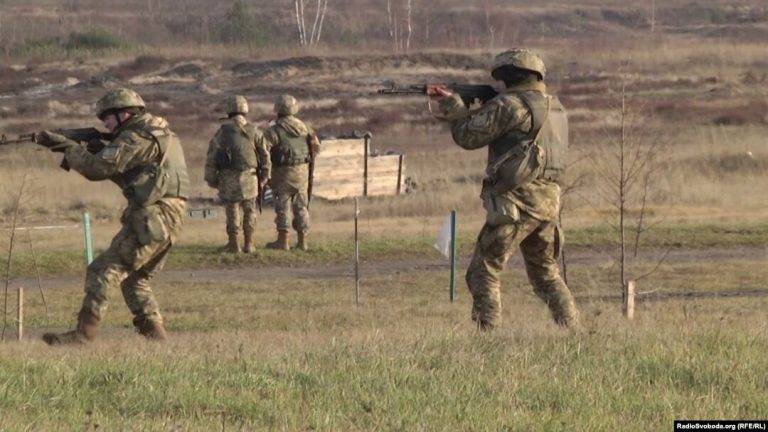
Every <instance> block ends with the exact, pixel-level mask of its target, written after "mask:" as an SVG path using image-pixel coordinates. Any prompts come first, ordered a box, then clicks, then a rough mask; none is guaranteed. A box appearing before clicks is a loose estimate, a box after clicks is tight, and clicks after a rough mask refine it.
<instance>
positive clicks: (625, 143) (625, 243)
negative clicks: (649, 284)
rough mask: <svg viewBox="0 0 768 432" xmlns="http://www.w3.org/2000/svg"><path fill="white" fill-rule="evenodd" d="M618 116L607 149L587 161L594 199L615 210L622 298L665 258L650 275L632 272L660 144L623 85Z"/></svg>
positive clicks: (644, 228) (611, 222)
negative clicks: (631, 283)
mask: <svg viewBox="0 0 768 432" xmlns="http://www.w3.org/2000/svg"><path fill="white" fill-rule="evenodd" d="M617 114H618V119H617V120H618V130H616V131H614V132H609V136H610V138H609V140H608V143H607V145H606V146H603V147H601V148H600V149H599V150H598V151H597V152H595V153H593V154H592V155H591V156H590V160H591V162H592V164H593V168H594V173H595V174H596V176H597V179H596V180H597V182H596V185H595V186H596V192H597V195H598V197H599V199H600V200H602V201H603V202H604V203H606V204H608V205H609V206H610V207H611V208H613V209H614V212H613V213H612V218H611V221H609V224H610V225H611V226H613V227H614V228H615V229H616V231H617V234H618V251H617V252H618V257H617V264H618V268H619V274H618V279H619V280H618V282H619V284H620V286H621V287H622V294H624V292H625V289H626V286H627V282H628V281H629V280H639V279H642V278H644V277H646V276H649V275H650V274H651V273H652V272H653V271H655V270H656V269H658V265H659V264H660V263H661V262H662V261H663V259H664V257H666V255H664V257H662V258H661V260H659V262H658V263H657V265H656V267H655V268H654V269H653V270H652V271H651V272H649V273H646V274H642V275H638V274H635V273H632V272H631V268H630V262H629V261H630V258H633V257H637V250H638V245H639V243H640V238H641V235H642V234H643V233H644V232H646V231H647V230H648V228H649V224H648V221H647V219H648V215H647V213H648V205H647V204H648V195H649V192H650V191H651V190H652V188H653V180H654V179H655V177H654V176H653V173H654V171H655V170H656V167H657V157H656V156H657V154H658V152H657V150H658V148H659V147H660V145H661V142H662V140H661V139H660V137H654V136H650V135H649V133H648V128H643V119H642V117H641V116H640V112H639V111H636V110H631V109H630V108H629V105H628V102H627V88H626V83H624V84H623V85H622V88H621V100H620V106H619V108H618V112H617ZM641 128H642V130H641ZM632 232H634V254H633V256H632V257H630V255H629V254H628V253H627V248H628V247H629V245H630V243H631V241H630V240H629V238H630V235H631V234H632Z"/></svg>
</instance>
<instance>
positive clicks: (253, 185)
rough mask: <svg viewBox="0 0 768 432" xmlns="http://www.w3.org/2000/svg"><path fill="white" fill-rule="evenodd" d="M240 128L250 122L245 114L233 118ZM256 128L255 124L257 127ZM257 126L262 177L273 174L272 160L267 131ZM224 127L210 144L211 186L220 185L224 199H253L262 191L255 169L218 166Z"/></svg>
mask: <svg viewBox="0 0 768 432" xmlns="http://www.w3.org/2000/svg"><path fill="white" fill-rule="evenodd" d="M227 121H228V122H231V123H232V124H234V125H235V126H236V127H238V128H241V129H242V128H244V127H245V126H246V125H247V124H248V122H247V120H246V119H245V117H243V116H241V115H238V116H235V117H233V118H231V119H229V120H227ZM254 129H255V128H254ZM255 130H256V134H255V136H254V139H253V151H254V152H255V153H256V159H257V161H258V165H259V167H258V168H257V170H258V174H259V176H260V177H261V178H267V179H268V178H269V177H270V175H271V170H272V164H271V162H270V160H269V149H268V148H267V143H266V141H265V140H264V135H263V134H262V133H261V131H259V130H258V129H255ZM221 132H222V130H221V128H220V129H219V130H218V131H217V132H216V134H215V135H214V136H213V138H211V141H210V142H209V144H208V155H207V157H206V161H205V175H204V178H205V182H206V183H208V186H210V187H212V188H216V189H218V191H219V198H220V199H221V200H222V201H242V200H247V199H253V198H255V197H256V195H257V194H258V180H257V177H256V175H255V174H256V173H255V172H254V171H253V170H247V171H238V170H233V169H219V168H218V167H217V162H216V155H217V153H218V152H219V149H220V148H221V146H222V145H223V144H225V143H223V142H222V139H221V138H222V133H221Z"/></svg>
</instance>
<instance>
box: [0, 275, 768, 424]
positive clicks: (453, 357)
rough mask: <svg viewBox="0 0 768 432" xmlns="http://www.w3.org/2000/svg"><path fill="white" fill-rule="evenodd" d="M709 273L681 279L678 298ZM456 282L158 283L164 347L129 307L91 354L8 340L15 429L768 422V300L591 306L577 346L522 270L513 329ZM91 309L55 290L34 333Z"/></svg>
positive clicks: (34, 318)
mask: <svg viewBox="0 0 768 432" xmlns="http://www.w3.org/2000/svg"><path fill="white" fill-rule="evenodd" d="M740 272H741V268H740V267H739V266H738V265H736V266H733V267H732V266H730V265H726V266H722V267H721V274H723V275H734V276H735V275H737V274H739V273H740ZM701 273H702V272H701V270H700V269H698V268H695V267H694V268H686V267H681V268H678V269H677V270H676V271H671V272H669V273H668V276H669V279H668V280H667V284H668V288H672V287H674V286H681V284H682V286H685V284H686V283H688V282H687V281H686V278H687V277H690V276H693V275H696V274H701ZM446 276H447V275H446V274H445V272H444V271H439V272H437V271H427V272H424V271H421V272H418V273H413V272H400V273H392V274H385V275H377V276H368V277H366V279H365V281H364V284H363V297H362V298H363V303H362V306H360V307H359V308H358V307H355V306H354V300H353V298H354V297H353V294H352V284H351V283H350V281H349V280H347V279H335V278H331V279H311V278H310V279H292V278H281V277H277V276H270V275H269V274H265V275H264V276H263V277H262V278H260V279H258V280H250V281H248V282H234V281H230V282H228V283H221V281H217V280H206V278H205V276H201V277H197V278H196V280H195V281H189V280H179V281H175V282H174V281H169V282H163V283H159V282H158V283H157V284H156V285H155V287H156V291H157V293H158V296H159V299H160V302H161V304H162V306H163V309H164V311H165V315H166V318H167V320H168V322H169V326H170V329H171V331H172V339H171V341H170V342H168V343H167V344H165V345H155V344H148V343H146V342H145V341H143V340H141V339H140V338H138V337H137V336H131V335H130V333H129V330H128V328H127V327H128V326H129V322H130V321H129V316H128V314H127V311H126V309H125V307H123V306H122V305H120V300H119V299H114V303H115V306H114V307H113V308H111V309H110V312H109V314H108V317H107V320H106V322H105V326H104V329H103V333H102V337H101V339H100V340H99V341H97V342H96V343H94V344H93V345H90V346H88V347H84V348H60V349H50V348H47V347H45V346H44V345H43V344H42V342H39V341H37V340H35V339H30V340H28V341H25V342H23V343H4V344H1V345H0V359H1V360H2V361H0V372H2V373H1V374H0V377H2V378H0V394H1V395H3V396H2V397H1V398H0V408H2V410H0V421H1V422H2V424H3V425H4V428H5V429H7V430H25V429H33V430H49V429H61V428H66V429H75V428H83V427H85V428H94V427H97V428H98V429H105V430H117V429H119V430H128V429H140V430H212V429H214V428H220V427H222V426H221V425H222V413H224V423H225V424H226V428H227V430H230V429H231V428H235V429H238V430H263V429H276V430H306V429H315V430H318V429H319V430H342V429H343V430H446V429H450V430H504V429H509V430H536V431H538V430H542V431H543V430H553V429H558V430H559V429H563V428H565V429H569V430H583V431H587V430H589V431H603V430H606V431H607V430H616V428H618V427H623V428H629V429H632V430H639V429H648V428H650V429H654V430H663V429H664V428H667V427H668V426H669V424H670V422H671V421H672V420H673V419H674V418H702V417H707V418H757V417H759V416H760V415H761V414H762V413H764V412H765V411H766V409H768V407H766V405H765V403H766V400H765V398H763V397H762V396H761V394H762V393H761V390H762V389H763V388H764V387H765V385H766V384H768V383H766V381H765V376H766V372H768V371H766V370H765V362H764V361H762V359H763V353H764V351H765V349H766V348H768V340H766V334H768V333H766V328H765V323H764V321H763V320H762V319H761V317H762V315H763V312H762V310H763V309H764V307H765V306H766V302H765V300H763V299H756V300H755V299H751V300H738V299H734V300H717V301H714V300H713V301H695V302H686V303H679V302H668V303H652V304H643V305H641V306H640V308H639V310H638V318H637V320H636V321H635V322H634V323H631V324H630V323H627V322H625V321H623V320H622V319H621V318H620V316H619V312H618V305H617V304H615V303H614V304H607V303H582V304H581V308H582V311H583V313H584V317H585V320H586V324H587V328H588V329H589V333H588V334H585V335H581V336H574V335H569V334H567V333H566V332H562V331H560V330H558V329H557V328H555V326H554V325H553V324H552V323H551V322H550V321H549V320H548V317H547V312H546V310H545V308H544V307H543V305H542V304H541V303H540V302H539V301H538V300H537V299H536V298H535V297H534V296H533V295H532V294H531V293H530V292H529V291H528V289H527V288H526V287H525V285H524V282H523V277H522V275H521V274H520V272H514V273H511V274H509V275H507V277H506V284H505V286H506V288H505V292H504V294H503V302H504V309H503V311H504V324H503V326H502V327H501V328H500V329H499V330H498V331H497V332H495V333H493V334H490V335H481V334H478V333H477V332H476V331H475V330H473V328H472V326H471V324H470V322H469V320H468V311H469V303H468V295H467V294H466V293H465V292H464V291H463V290H461V291H460V292H459V295H458V301H457V303H455V304H451V303H449V302H448V301H447V296H446V293H445V281H446ZM575 277H576V279H577V280H578V281H580V282H579V283H581V281H582V280H583V278H584V277H585V276H583V275H581V276H580V275H576V276H575ZM729 277H730V276H729ZM574 285H576V283H574ZM115 294H116V293H115ZM79 296H80V288H79V287H76V286H74V285H73V286H66V287H61V288H59V289H57V290H56V291H55V292H53V293H49V299H50V300H49V301H50V302H51V310H52V320H51V322H50V323H46V322H45V320H44V318H43V316H42V309H41V307H40V304H39V301H38V300H37V299H36V298H35V297H34V296H30V300H29V304H28V326H29V328H31V329H33V330H32V334H31V335H30V337H31V338H36V337H37V336H39V331H41V329H42V328H51V327H54V328H55V327H66V326H68V325H70V323H71V320H72V311H73V310H74V308H75V307H76V306H77V303H78V299H79Z"/></svg>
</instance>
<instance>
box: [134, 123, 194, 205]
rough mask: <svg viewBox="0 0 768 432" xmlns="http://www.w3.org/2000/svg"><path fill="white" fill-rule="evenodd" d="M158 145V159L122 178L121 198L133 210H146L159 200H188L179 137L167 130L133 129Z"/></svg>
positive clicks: (185, 174) (187, 181) (184, 162)
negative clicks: (126, 200)
mask: <svg viewBox="0 0 768 432" xmlns="http://www.w3.org/2000/svg"><path fill="white" fill-rule="evenodd" d="M135 132H136V133H138V134H139V135H140V136H141V137H143V138H146V139H148V140H151V141H152V142H154V144H155V145H156V146H158V149H159V153H160V160H159V161H157V162H154V163H150V164H147V165H142V166H138V167H136V168H133V169H131V170H129V171H127V172H125V173H124V174H123V175H122V179H121V180H122V185H123V195H124V196H125V197H126V198H127V199H128V203H129V204H130V205H131V206H132V207H136V208H138V207H149V206H150V205H152V204H154V203H156V202H157V201H159V200H160V198H185V199H186V198H189V176H188V175H187V163H186V161H185V160H184V151H183V150H182V148H181V143H180V142H179V138H178V137H177V136H176V134H174V133H173V132H171V131H170V130H168V129H161V128H156V129H140V130H135Z"/></svg>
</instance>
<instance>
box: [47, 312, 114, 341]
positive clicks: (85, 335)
mask: <svg viewBox="0 0 768 432" xmlns="http://www.w3.org/2000/svg"><path fill="white" fill-rule="evenodd" d="M99 321H100V320H99V317H97V316H96V315H94V314H93V313H92V312H90V311H87V310H85V309H81V310H80V313H78V314H77V326H75V329H74V330H71V331H68V332H65V333H45V334H43V341H45V343H47V344H48V345H65V344H84V343H86V342H90V341H92V340H94V339H96V333H97V331H98V328H99Z"/></svg>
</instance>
